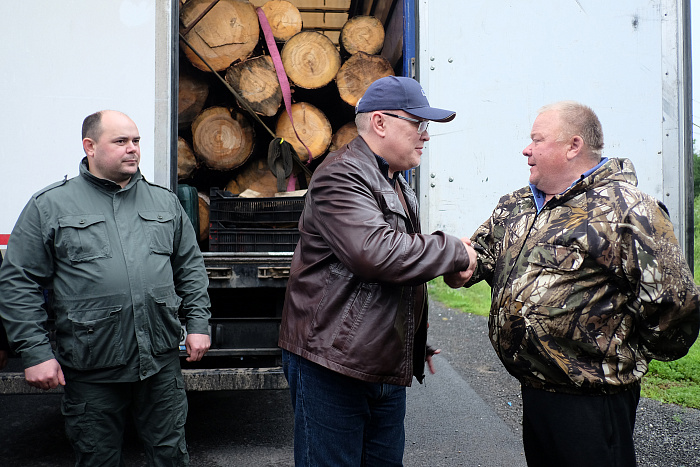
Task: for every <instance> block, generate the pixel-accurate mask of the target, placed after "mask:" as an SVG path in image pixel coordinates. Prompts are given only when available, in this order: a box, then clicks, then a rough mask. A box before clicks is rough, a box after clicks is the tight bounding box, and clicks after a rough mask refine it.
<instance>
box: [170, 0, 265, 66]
mask: <svg viewBox="0 0 700 467" xmlns="http://www.w3.org/2000/svg"><path fill="white" fill-rule="evenodd" d="M210 4H211V0H188V1H187V3H185V4H184V5H183V6H182V9H181V10H180V20H181V23H182V24H183V25H184V27H183V28H182V29H181V31H184V29H185V28H188V27H189V26H190V25H192V24H193V23H195V21H196V20H197V18H198V17H199V16H200V15H201V14H202V13H203V12H204V10H206V8H207V7H208V6H209V5H210ZM259 38H260V26H259V23H258V15H257V13H255V7H254V6H253V5H251V4H250V3H248V2H241V1H237V0H219V3H217V4H216V5H214V7H213V8H212V9H211V10H210V11H209V12H208V13H207V14H206V15H204V17H203V18H202V19H201V20H199V22H198V23H196V25H195V26H194V28H192V29H191V30H190V31H189V32H188V33H187V35H186V36H185V39H186V40H187V42H189V43H190V45H192V47H194V49H195V50H196V51H197V52H199V54H200V55H202V57H204V60H206V62H207V63H208V64H209V65H211V67H212V68H214V70H215V71H222V70H225V69H226V68H228V66H229V65H230V64H231V63H233V62H235V61H236V60H244V59H246V58H248V57H249V56H250V54H251V53H252V51H253V49H255V46H256V45H257V44H258V40H259ZM182 48H183V50H184V52H185V56H186V57H187V58H188V59H189V61H190V62H192V64H193V65H194V66H195V67H197V68H199V69H200V70H203V71H211V70H210V69H209V67H208V66H207V65H206V64H205V63H204V62H203V61H202V60H201V59H200V58H199V57H198V56H197V54H196V53H194V52H193V51H192V49H190V47H188V46H187V45H185V44H183V45H182Z"/></svg>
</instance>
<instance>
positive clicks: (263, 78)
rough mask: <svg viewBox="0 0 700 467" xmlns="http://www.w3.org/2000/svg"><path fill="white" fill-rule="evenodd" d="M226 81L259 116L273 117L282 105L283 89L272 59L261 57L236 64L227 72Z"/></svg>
mask: <svg viewBox="0 0 700 467" xmlns="http://www.w3.org/2000/svg"><path fill="white" fill-rule="evenodd" d="M226 81H227V82H228V84H230V85H231V87H232V88H233V89H235V90H236V91H238V93H239V95H240V96H241V98H242V99H243V100H245V102H246V103H247V104H248V105H249V106H250V107H251V109H253V111H254V112H255V113H257V114H259V115H263V116H266V117H272V116H274V115H276V114H277V111H278V110H279V108H280V105H281V104H282V89H281V88H280V84H279V81H278V79H277V72H276V71H275V66H274V64H273V63H272V58H270V57H268V56H260V57H255V58H251V59H248V60H246V61H243V62H239V63H236V64H235V65H233V66H231V67H230V68H229V69H228V71H227V72H226Z"/></svg>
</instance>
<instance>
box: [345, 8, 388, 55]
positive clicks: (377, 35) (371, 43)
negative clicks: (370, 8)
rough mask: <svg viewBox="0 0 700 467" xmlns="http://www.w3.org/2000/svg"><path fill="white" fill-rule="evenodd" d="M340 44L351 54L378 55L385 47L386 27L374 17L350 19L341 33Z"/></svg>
mask: <svg viewBox="0 0 700 467" xmlns="http://www.w3.org/2000/svg"><path fill="white" fill-rule="evenodd" d="M340 44H341V46H342V47H343V49H344V50H345V51H346V52H348V53H349V54H351V55H352V54H356V53H357V52H365V53H368V54H370V55H373V54H378V53H379V52H380V51H381V50H382V47H383V46H384V26H383V25H382V22H381V21H379V20H378V19H377V18H375V17H374V16H355V17H353V18H350V19H349V20H348V21H347V22H346V23H345V25H344V26H343V29H342V31H341V32H340Z"/></svg>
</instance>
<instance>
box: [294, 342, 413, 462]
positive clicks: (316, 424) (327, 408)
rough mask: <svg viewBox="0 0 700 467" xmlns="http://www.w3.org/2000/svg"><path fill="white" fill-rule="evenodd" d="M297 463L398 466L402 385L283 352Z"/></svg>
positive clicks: (400, 459)
mask: <svg viewBox="0 0 700 467" xmlns="http://www.w3.org/2000/svg"><path fill="white" fill-rule="evenodd" d="M282 365H283V368H284V374H285V376H286V378H287V381H288V382H289V389H290V393H291V396H292V407H293V408H294V462H295V465H296V466H297V467H312V466H313V467H316V466H332V467H340V466H352V467H357V466H400V465H403V451H404V444H405V438H406V437H405V432H404V417H405V415H406V388H405V387H403V386H396V385H393V384H382V383H367V382H365V381H360V380H358V379H355V378H350V377H348V376H344V375H341V374H339V373H336V372H334V371H331V370H329V369H327V368H324V367H322V366H320V365H317V364H315V363H312V362H310V361H309V360H306V359H305V358H302V357H300V356H298V355H295V354H293V353H291V352H287V351H283V352H282Z"/></svg>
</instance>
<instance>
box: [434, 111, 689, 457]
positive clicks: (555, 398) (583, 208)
mask: <svg viewBox="0 0 700 467" xmlns="http://www.w3.org/2000/svg"><path fill="white" fill-rule="evenodd" d="M531 136H532V143H531V144H530V145H528V147H527V148H525V150H524V151H523V154H524V155H525V156H527V158H528V165H530V167H531V169H530V186H528V187H525V188H521V189H520V190H517V191H515V192H513V193H510V194H508V195H506V196H504V197H502V198H501V199H500V201H499V203H498V205H497V207H496V209H495V210H494V211H493V214H492V215H491V218H490V219H489V220H487V221H486V222H485V223H484V224H483V225H481V226H480V227H479V229H478V230H477V231H476V233H475V234H474V235H473V237H472V242H473V244H474V246H475V247H476V249H477V251H478V252H479V255H478V266H477V270H476V271H475V273H474V275H473V276H472V279H471V280H470V281H469V282H468V283H467V286H469V285H473V284H475V283H477V282H479V281H481V280H486V281H487V282H488V283H489V284H490V285H491V287H492V297H491V298H492V304H491V311H490V317H489V335H490V338H491V342H492V344H493V347H494V349H495V350H496V352H497V354H498V356H499V357H500V359H501V361H502V362H503V364H504V365H505V367H506V368H507V370H508V371H509V372H510V373H511V374H512V375H513V376H515V377H516V378H518V380H519V381H520V382H521V384H522V389H523V442H524V447H525V454H526V458H527V461H528V464H529V465H552V466H554V465H567V466H574V465H581V466H584V465H586V466H590V465H596V466H607V465H611V466H612V465H636V464H635V454H634V445H633V441H632V432H633V429H634V421H635V415H636V407H637V403H638V401H639V388H640V385H639V381H640V379H641V377H642V375H644V373H645V372H646V371H647V369H648V365H649V362H650V361H651V360H652V359H657V360H664V361H668V360H674V359H678V358H680V357H682V356H683V355H685V354H686V353H687V352H688V349H689V348H690V346H691V345H692V344H693V342H694V341H695V339H696V337H697V335H698V326H699V322H700V314H699V311H698V289H697V288H696V286H695V283H694V281H693V275H692V274H691V272H690V270H689V268H688V265H687V263H686V261H685V259H684V257H683V254H682V252H681V249H680V247H679V245H678V242H677V240H676V237H675V236H674V233H673V226H672V225H671V222H670V220H669V217H668V214H667V212H666V208H665V206H663V204H661V203H659V202H658V201H656V200H655V199H653V198H652V197H650V196H648V195H646V194H644V193H642V192H641V191H640V190H639V189H638V188H637V187H636V185H637V177H636V175H635V172H634V167H633V166H632V163H631V162H630V161H629V160H628V159H607V158H601V152H602V147H603V135H602V129H601V127H600V122H599V121H598V118H597V117H596V116H595V113H593V111H592V110H591V109H589V108H588V107H585V106H582V105H580V104H577V103H574V102H559V103H556V104H552V105H550V106H546V107H543V108H542V109H541V110H540V113H539V115H538V117H537V119H536V120H535V124H534V125H533V130H532V135H531ZM457 276H458V275H453V276H452V277H449V278H446V280H445V281H446V282H447V283H448V284H449V285H451V286H459V285H460V281H459V280H458V278H457Z"/></svg>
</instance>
